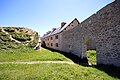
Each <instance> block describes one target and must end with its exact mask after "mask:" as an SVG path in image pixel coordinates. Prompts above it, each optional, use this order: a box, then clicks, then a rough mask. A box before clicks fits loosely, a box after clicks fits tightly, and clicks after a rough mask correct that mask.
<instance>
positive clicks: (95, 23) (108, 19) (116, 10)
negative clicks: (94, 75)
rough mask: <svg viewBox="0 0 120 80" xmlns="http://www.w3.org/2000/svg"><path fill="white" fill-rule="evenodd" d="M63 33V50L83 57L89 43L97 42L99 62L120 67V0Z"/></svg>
mask: <svg viewBox="0 0 120 80" xmlns="http://www.w3.org/2000/svg"><path fill="white" fill-rule="evenodd" d="M61 35H62V37H61V38H62V39H61V46H62V48H61V51H64V52H69V53H73V54H76V55H78V56H79V57H81V58H83V57H84V56H86V50H87V48H88V47H89V46H88V45H92V44H96V45H94V46H96V52H97V64H109V65H115V66H119V67H120V1H119V0H116V1H114V2H112V3H110V4H108V5H107V6H105V7H104V8H102V9H101V10H99V11H98V12H97V13H95V14H93V15H92V16H90V17H89V18H88V19H86V20H85V21H83V22H82V23H81V24H79V25H77V26H76V27H74V28H73V29H71V30H68V31H66V32H63V33H62V34H61Z"/></svg>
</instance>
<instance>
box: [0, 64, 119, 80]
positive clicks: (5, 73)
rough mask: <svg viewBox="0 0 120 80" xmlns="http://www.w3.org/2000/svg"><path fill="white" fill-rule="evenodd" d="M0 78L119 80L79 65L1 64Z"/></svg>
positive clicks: (4, 79) (16, 79)
mask: <svg viewBox="0 0 120 80" xmlns="http://www.w3.org/2000/svg"><path fill="white" fill-rule="evenodd" d="M0 80H119V79H117V78H114V77H111V76H109V75H108V74H106V73H104V72H103V71H100V70H98V69H96V68H93V67H84V66H80V65H77V64H75V65H68V64H55V63H51V64H48V63H42V64H29V65H28V64H2V65H0Z"/></svg>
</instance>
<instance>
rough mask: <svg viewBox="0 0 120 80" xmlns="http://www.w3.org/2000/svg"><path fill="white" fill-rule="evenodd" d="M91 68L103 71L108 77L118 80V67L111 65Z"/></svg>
mask: <svg viewBox="0 0 120 80" xmlns="http://www.w3.org/2000/svg"><path fill="white" fill-rule="evenodd" d="M92 67H93V68H97V69H98V70H101V71H104V72H105V73H107V74H108V75H109V76H112V77H114V78H119V79H120V67H116V66H113V65H103V64H101V65H94V66H92Z"/></svg>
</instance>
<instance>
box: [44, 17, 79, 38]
mask: <svg viewBox="0 0 120 80" xmlns="http://www.w3.org/2000/svg"><path fill="white" fill-rule="evenodd" d="M74 20H77V18H75V19H74ZM74 20H73V21H74ZM73 21H72V22H73ZM77 21H78V20H77ZM72 22H70V23H69V24H71V23H72ZM78 23H79V21H78ZM69 24H65V25H64V26H63V27H62V28H61V27H58V28H56V30H55V31H51V32H50V33H49V34H47V35H45V36H43V38H45V37H49V36H52V35H54V34H57V33H60V32H62V31H63V30H64V29H65V28H66V27H68V25H69Z"/></svg>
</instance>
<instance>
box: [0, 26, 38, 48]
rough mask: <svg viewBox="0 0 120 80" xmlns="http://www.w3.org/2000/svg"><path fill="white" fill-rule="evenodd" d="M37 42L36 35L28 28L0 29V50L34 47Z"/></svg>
mask: <svg viewBox="0 0 120 80" xmlns="http://www.w3.org/2000/svg"><path fill="white" fill-rule="evenodd" d="M38 40H39V37H38V33H37V32H35V31H33V30H31V29H28V28H22V27H1V28H0V49H10V48H19V47H21V46H28V47H35V46H36V44H37V43H38Z"/></svg>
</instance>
